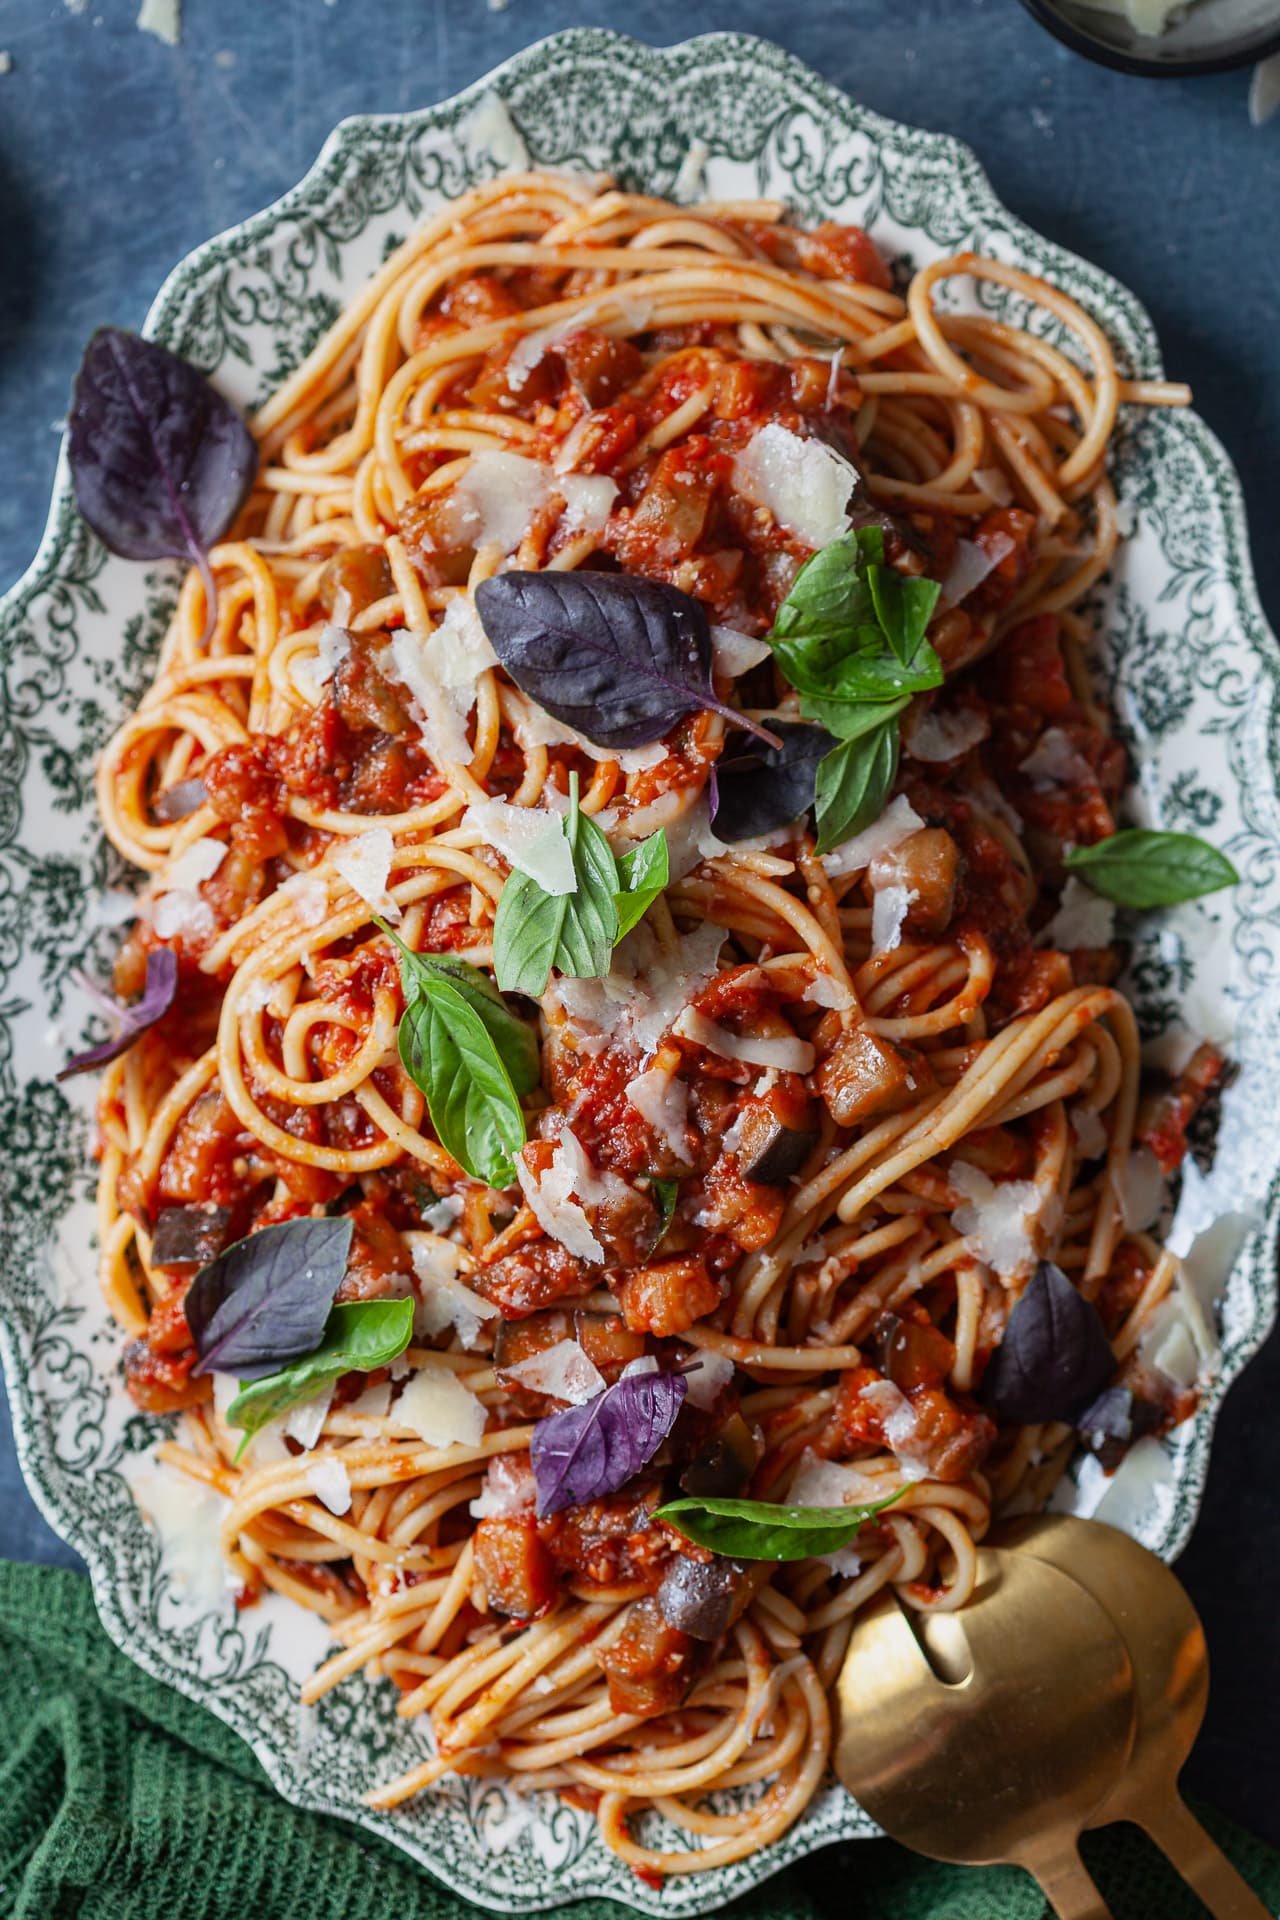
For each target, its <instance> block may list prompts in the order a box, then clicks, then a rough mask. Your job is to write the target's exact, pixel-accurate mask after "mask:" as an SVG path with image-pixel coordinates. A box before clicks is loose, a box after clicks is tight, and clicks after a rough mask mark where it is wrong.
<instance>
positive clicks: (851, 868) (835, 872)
mask: <svg viewBox="0 0 1280 1920" xmlns="http://www.w3.org/2000/svg"><path fill="white" fill-rule="evenodd" d="M923 825H924V821H923V820H922V819H921V818H920V815H919V814H918V813H917V812H916V810H915V808H914V807H913V806H912V804H911V802H910V801H909V800H908V799H907V797H906V795H905V794H902V793H900V794H899V795H898V797H897V799H896V800H894V801H892V802H891V803H890V805H889V806H887V807H886V808H885V810H884V812H883V813H882V814H881V815H880V818H879V819H878V820H875V821H873V822H872V824H871V825H870V826H869V827H864V828H863V830H862V832H861V833H856V834H855V835H854V836H853V838H852V840H846V841H844V842H843V844H842V845H840V846H838V847H833V848H832V850H831V852H830V853H824V854H823V856H822V864H823V866H824V867H825V868H826V870H827V872H828V873H829V874H830V875H831V876H832V878H833V879H838V878H840V877H841V876H843V875H844V874H847V873H860V872H861V871H862V869H863V868H864V867H869V866H870V865H871V862H872V861H873V860H874V859H875V857H876V855H877V854H878V853H892V852H893V849H894V848H895V847H898V846H901V845H902V842H903V841H904V840H906V839H907V838H908V837H909V836H910V835H911V834H913V833H916V832H918V831H919V829H920V828H921V827H922V826H923Z"/></svg>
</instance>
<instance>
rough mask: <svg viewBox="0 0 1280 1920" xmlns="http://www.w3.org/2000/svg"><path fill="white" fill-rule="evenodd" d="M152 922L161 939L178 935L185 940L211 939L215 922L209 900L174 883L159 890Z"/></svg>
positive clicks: (169, 938)
mask: <svg viewBox="0 0 1280 1920" xmlns="http://www.w3.org/2000/svg"><path fill="white" fill-rule="evenodd" d="M151 924H152V925H153V926H154V928H155V930H156V932H157V934H158V935H159V937H160V938H161V939H162V940H173V939H176V938H178V937H179V936H181V937H183V938H185V939H187V940H210V939H212V937H213V934H214V931H215V929H216V926H217V922H216V921H215V920H214V917H213V909H212V907H211V906H210V905H209V902H208V901H207V900H202V899H201V897H200V895H199V894H198V893H189V892H188V891H187V889H186V888H185V887H174V888H173V889H172V891H171V892H169V893H162V894H161V896H160V898H159V899H158V900H157V901H156V904H155V912H154V914H153V916H152V922H151Z"/></svg>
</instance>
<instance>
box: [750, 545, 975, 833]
mask: <svg viewBox="0 0 1280 1920" xmlns="http://www.w3.org/2000/svg"><path fill="white" fill-rule="evenodd" d="M939 592H940V589H939V587H938V584H937V582H936V581H935V580H925V579H919V578H908V577H907V576H906V575H904V574H900V573H899V572H898V571H897V569H896V568H895V567H890V566H886V565H885V558H884V535H883V533H882V532H881V531H880V529H879V527H859V528H858V529H857V531H856V532H854V531H850V532H849V533H844V534H841V536H840V538H839V539H838V540H833V541H832V543H831V545H830V546H828V547H824V548H823V549H822V551H821V552H820V553H815V554H814V556H813V558H812V559H811V560H809V561H806V563H805V565H804V566H803V567H801V569H800V571H799V573H798V574H797V575H796V578H795V583H794V585H793V586H792V589H791V591H790V593H789V594H788V595H787V598H786V599H785V600H784V601H783V603H782V606H781V607H780V608H779V611H778V618H777V620H776V621H775V623H774V630H773V633H772V634H771V635H770V640H771V642H772V645H773V651H774V657H775V658H776V660H777V662H778V665H779V666H780V667H781V669H782V671H783V673H784V674H785V675H786V677H787V679H788V680H789V681H790V683H791V685H792V686H793V687H794V688H795V690H796V692H797V693H798V694H799V695H800V712H801V714H802V715H803V716H804V718H805V719H806V720H812V721H815V722H817V724H818V725H820V726H823V727H826V728H827V730H828V731H829V732H830V733H833V734H834V735H835V736H836V739H837V740H838V742H839V743H840V744H839V745H838V746H836V747H833V748H832V750H831V752H830V753H828V754H827V755H826V756H825V758H824V759H823V760H822V761H820V762H819V765H818V773H817V783H816V807H817V812H816V820H817V828H818V838H817V848H818V852H819V853H826V852H828V851H829V850H830V849H831V848H832V847H835V846H838V845H839V844H840V842H841V841H842V840H847V839H848V838H849V836H850V835H851V834H855V833H860V832H861V831H862V829H863V828H864V827H867V826H869V825H870V824H871V822H872V821H873V820H876V819H878V818H879V816H880V814H881V812H882V811H883V809H884V805H885V802H886V800H887V799H888V797H889V793H890V791H891V789H892V786H893V782H894V779H895V777H896V774H897V770H898V716H899V715H900V714H901V713H902V711H903V709H904V708H905V707H906V706H907V704H908V702H909V700H910V698H911V695H912V694H913V693H920V692H923V691H924V690H925V689H927V688H929V687H937V686H941V684H942V678H943V674H942V663H941V661H940V660H939V659H938V656H937V654H936V653H935V652H934V650H933V648H932V647H931V646H930V644H929V642H928V640H927V639H926V637H925V636H926V633H927V630H928V626H929V621H930V619H931V618H932V617H933V611H934V608H935V607H936V605H937V602H938V594H939Z"/></svg>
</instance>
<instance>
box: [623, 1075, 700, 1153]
mask: <svg viewBox="0 0 1280 1920" xmlns="http://www.w3.org/2000/svg"><path fill="white" fill-rule="evenodd" d="M627 1099H628V1101H629V1102H630V1104H631V1105H632V1106H633V1107H634V1108H635V1110H636V1112H637V1113H638V1114H639V1115H640V1118H641V1119H642V1120H645V1121H647V1122H648V1124H649V1126H651V1127H652V1128H653V1131H654V1133H655V1134H656V1135H657V1137H658V1139H659V1140H661V1141H662V1143H663V1145H664V1146H665V1147H666V1148H667V1150H668V1152H669V1153H671V1154H672V1155H673V1157H674V1158H675V1159H676V1160H685V1159H687V1157H688V1153H689V1089H688V1087H687V1086H686V1085H685V1083H684V1081H683V1080H678V1079H677V1078H676V1076H675V1075H674V1074H673V1073H670V1072H668V1070H667V1069H666V1068H665V1067H650V1068H649V1070H648V1072H647V1073H640V1074H637V1075H636V1077H635V1079H634V1080H633V1081H632V1082H631V1084H630V1085H629V1086H628V1088H627Z"/></svg>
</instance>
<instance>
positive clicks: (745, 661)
mask: <svg viewBox="0 0 1280 1920" xmlns="http://www.w3.org/2000/svg"><path fill="white" fill-rule="evenodd" d="M711 645H712V648H713V650H714V665H715V670H716V672H717V673H723V674H726V675H727V676H728V678H729V679H730V680H736V679H737V677H738V675H739V674H740V673H749V672H750V671H751V669H752V667H758V666H759V665H760V662H761V661H762V660H767V659H768V658H769V655H770V654H771V653H772V652H773V648H772V647H771V646H770V645H769V642H768V641H767V640H753V639H752V638H751V635H750V634H749V633H739V632H737V630H736V629H735V628H733V627H712V629H711Z"/></svg>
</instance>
